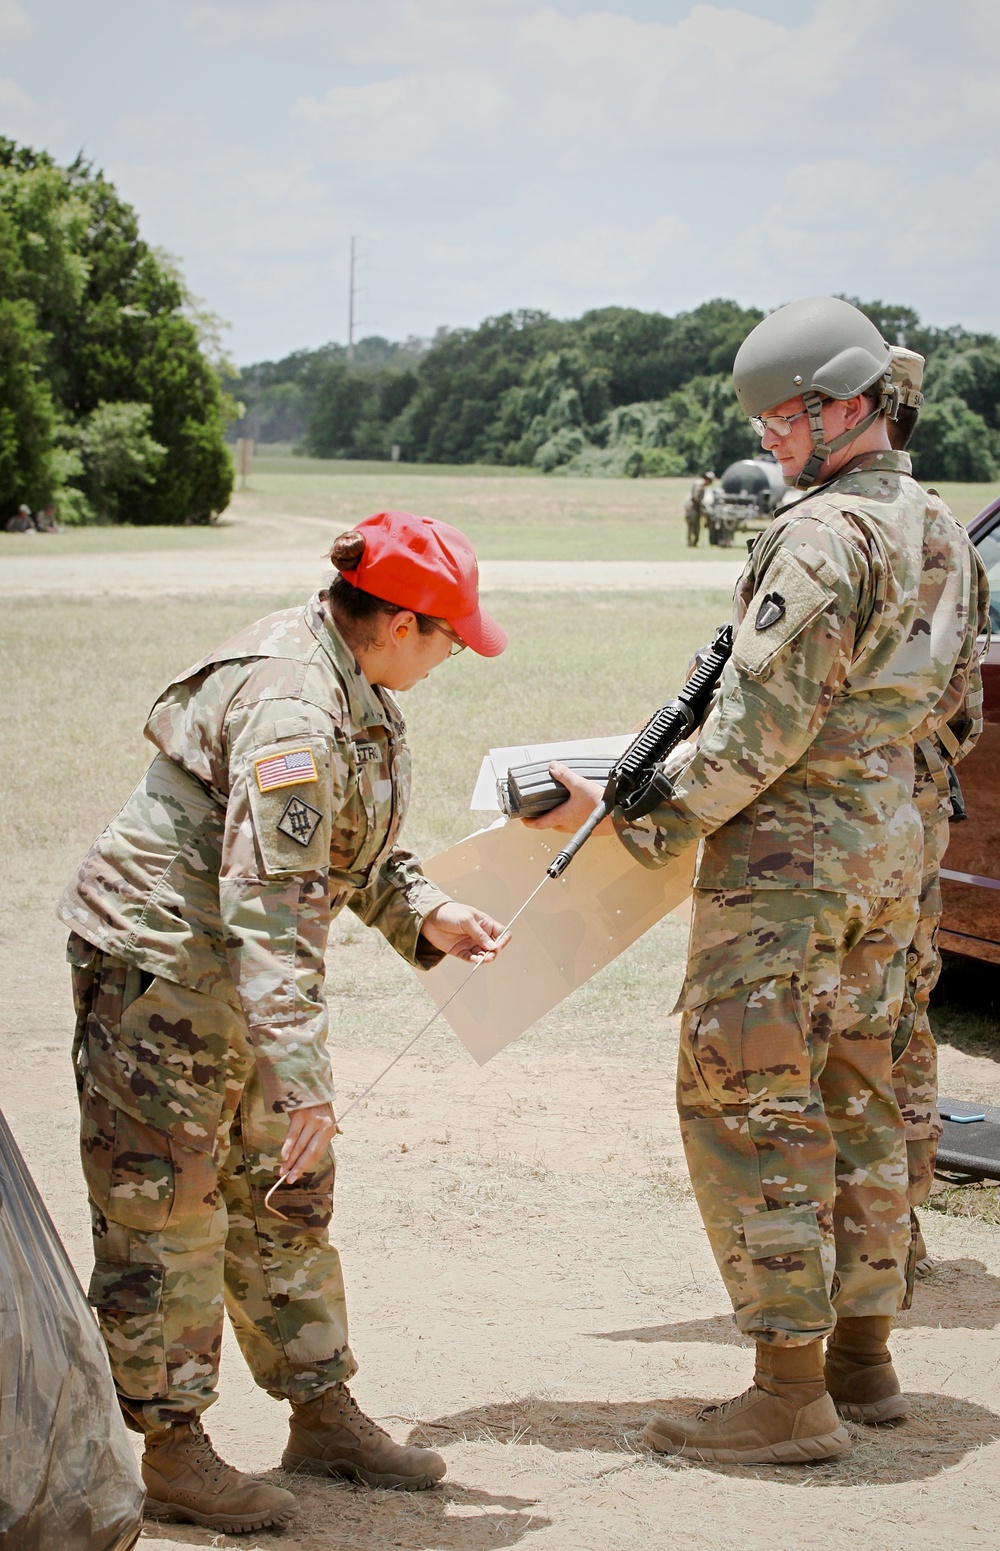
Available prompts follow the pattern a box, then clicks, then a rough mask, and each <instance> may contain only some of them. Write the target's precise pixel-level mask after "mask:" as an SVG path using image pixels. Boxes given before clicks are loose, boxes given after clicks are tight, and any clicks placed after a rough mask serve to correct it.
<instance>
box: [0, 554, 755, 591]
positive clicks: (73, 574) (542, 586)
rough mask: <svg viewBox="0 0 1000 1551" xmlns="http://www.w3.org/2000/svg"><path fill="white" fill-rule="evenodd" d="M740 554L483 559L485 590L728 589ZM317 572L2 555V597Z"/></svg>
mask: <svg viewBox="0 0 1000 1551" xmlns="http://www.w3.org/2000/svg"><path fill="white" fill-rule="evenodd" d="M742 569H743V560H742V558H740V557H739V556H734V558H733V559H729V558H726V559H721V558H720V559H718V560H681V561H645V560H613V561H603V560H484V561H483V562H482V564H481V566H480V576H481V585H482V590H483V591H484V592H562V591H571V592H575V591H609V590H610V591H615V592H648V591H659V590H673V589H676V588H688V587H692V588H708V587H712V588H719V589H721V590H722V591H726V592H729V591H731V590H732V588H733V586H734V585H735V583H736V580H737V578H738V577H739V575H740V572H741V571H742ZM321 575H322V567H321V564H319V563H318V562H317V560H316V557H315V555H314V554H311V553H296V552H294V551H292V552H291V553H290V552H289V551H288V550H287V549H286V550H251V551H248V552H243V553H237V554H233V553H225V552H220V551H206V550H201V551H190V550H189V551H185V550H147V551H146V552H144V553H137V554H106V555H49V556H47V555H18V556H7V557H5V558H3V559H0V597H6V598H30V597H44V596H51V595H53V594H55V595H63V596H69V595H74V594H75V595H85V596H89V597H136V598H148V597H157V596H163V595H169V594H174V593H184V594H188V595H190V594H192V593H221V592H226V593H234V592H253V593H263V592H292V593H298V592H301V593H305V594H308V593H310V592H311V591H312V590H313V588H314V587H315V586H316V585H317V582H318V580H319V579H320V577H321Z"/></svg>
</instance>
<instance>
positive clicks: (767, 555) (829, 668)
mask: <svg viewBox="0 0 1000 1551" xmlns="http://www.w3.org/2000/svg"><path fill="white" fill-rule="evenodd" d="M768 537H770V535H768ZM760 548H761V551H762V553H761V555H760V558H759V559H758V558H757V556H756V554H755V557H754V566H753V571H752V574H751V577H750V582H751V586H750V587H749V588H748V589H747V599H746V601H747V607H746V612H745V613H744V614H743V617H742V619H741V620H740V619H738V620H737V627H738V628H737V629H736V636H735V641H734V645H733V655H732V657H731V658H730V660H729V662H728V663H727V664H726V668H725V671H724V673H723V676H722V681H721V685H720V691H719V693H718V694H717V696H716V699H715V703H714V705H713V707H712V709H711V711H710V712H709V715H708V717H707V719H706V721H705V723H704V726H703V727H702V729H701V731H700V733H699V735H698V738H697V741H696V742H695V743H694V744H693V745H689V756H688V758H687V759H686V760H685V761H684V762H683V763H681V764H680V765H679V766H678V765H676V764H673V763H672V764H671V766H670V767H669V768H668V771H667V782H668V785H669V787H670V788H671V795H670V796H669V797H668V798H667V799H665V800H664V801H663V802H662V803H661V804H660V805H659V806H658V807H656V808H654V809H653V811H652V812H651V813H649V814H648V815H646V816H645V817H643V818H638V819H633V820H628V819H626V818H625V817H624V815H623V814H622V813H621V812H620V811H618V810H616V811H615V813H614V815H613V820H614V825H615V829H616V830H617V832H618V835H619V837H620V839H621V840H622V842H623V844H624V845H625V846H626V847H627V849H628V850H629V851H630V852H631V853H632V855H633V856H635V857H636V858H637V859H638V860H639V861H640V862H642V863H643V864H644V865H645V866H647V867H657V866H660V865H662V864H663V863H665V862H667V861H669V860H670V859H671V858H672V857H674V856H677V855H679V854H680V852H681V851H683V850H685V849H686V848H687V847H688V846H689V845H691V844H692V843H693V842H695V841H697V840H700V839H701V838H702V837H703V836H705V835H708V834H711V833H712V832H713V830H716V829H718V828H719V827H720V826H721V825H723V824H725V823H727V821H728V820H729V819H731V818H733V817H735V815H736V814H737V813H740V812H741V811H742V810H743V809H744V808H745V807H747V805H748V804H749V803H751V802H753V801H754V799H755V798H756V797H758V796H759V795H760V793H761V792H763V791H764V790H766V788H767V787H768V786H770V785H771V784H772V783H773V782H774V781H775V780H777V778H778V777H779V776H780V775H781V774H783V772H784V771H785V770H788V769H790V768H791V766H792V765H794V764H795V763H796V762H797V761H798V760H799V759H800V758H801V757H802V755H803V754H804V753H805V751H806V749H807V748H808V747H809V745H810V743H812V741H813V739H814V738H815V737H816V734H817V733H818V731H819V729H820V727H821V726H822V724H823V722H824V720H825V718H826V716H827V713H828V712H829V709H830V705H831V703H832V701H833V698H834V696H835V695H836V693H837V691H838V689H839V688H840V686H841V685H842V683H843V681H844V679H845V677H846V675H847V672H848V669H849V666H850V662H851V658H852V654H853V651H854V644H855V638H856V636H857V634H858V628H859V626H858V621H859V611H860V609H861V603H860V600H861V599H862V598H863V597H864V596H865V594H866V589H867V587H868V583H869V576H868V566H867V563H866V560H865V557H864V556H863V555H862V554H861V553H860V552H859V551H857V550H855V549H854V548H853V547H852V546H851V545H849V544H847V543H846V542H844V541H843V540H840V539H838V538H836V537H835V536H834V535H832V534H830V531H829V529H827V528H825V526H824V525H822V524H819V523H816V522H814V521H811V520H800V521H798V522H797V523H796V524H795V525H794V528H793V530H792V531H789V530H788V529H786V530H784V532H783V533H782V534H780V536H779V537H778V538H777V541H776V542H771V543H766V544H762V545H761V546H760Z"/></svg>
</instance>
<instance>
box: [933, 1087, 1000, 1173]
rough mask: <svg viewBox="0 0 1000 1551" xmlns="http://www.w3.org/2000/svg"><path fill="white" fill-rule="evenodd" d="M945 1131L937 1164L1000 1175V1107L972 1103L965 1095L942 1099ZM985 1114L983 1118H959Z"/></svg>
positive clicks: (954, 1170)
mask: <svg viewBox="0 0 1000 1551" xmlns="http://www.w3.org/2000/svg"><path fill="white" fill-rule="evenodd" d="M938 1109H939V1111H940V1114H941V1122H942V1125H943V1127H944V1135H943V1136H942V1138H941V1141H940V1142H939V1144H938V1153H937V1167H938V1168H939V1169H946V1170H947V1171H948V1172H949V1173H955V1174H975V1175H984V1176H985V1177H986V1178H987V1179H1000V1109H995V1108H993V1107H992V1106H991V1105H989V1104H970V1103H968V1102H967V1101H966V1100H965V1099H939V1100H938ZM960 1115H982V1117H983V1118H982V1120H965V1121H963V1120H960V1119H957V1118H953V1117H957V1116H960Z"/></svg>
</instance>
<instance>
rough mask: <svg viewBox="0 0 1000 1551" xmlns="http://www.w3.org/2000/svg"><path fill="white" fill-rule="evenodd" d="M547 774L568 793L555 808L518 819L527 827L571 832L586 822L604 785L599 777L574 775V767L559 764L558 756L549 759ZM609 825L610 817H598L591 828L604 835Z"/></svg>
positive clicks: (572, 833)
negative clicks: (531, 816)
mask: <svg viewBox="0 0 1000 1551" xmlns="http://www.w3.org/2000/svg"><path fill="white" fill-rule="evenodd" d="M549 774H550V775H554V776H555V778H556V780H557V781H561V782H562V784H563V786H568V787H569V796H568V797H567V798H566V801H565V802H561V803H560V804H559V806H558V808H550V809H549V811H548V813H540V814H539V815H538V817H537V819H522V820H521V823H522V824H526V825H527V826H528V828H529V829H559V830H563V831H564V832H566V833H567V834H570V835H575V834H576V832H577V830H578V829H579V828H580V825H581V824H586V822H587V820H588V819H589V818H590V815H591V814H592V813H593V811H594V809H595V808H596V807H597V804H598V803H599V802H600V800H601V798H602V797H603V796H604V787H603V786H602V785H601V783H600V782H599V781H588V780H586V779H585V778H584V777H583V776H580V775H577V773H576V771H575V770H570V769H569V768H568V766H566V765H560V764H559V762H558V760H553V762H552V764H551V765H550V766H549ZM612 828H613V826H612V823H611V820H610V818H607V819H602V820H601V822H600V824H598V826H597V828H596V829H595V830H594V834H595V835H607V834H610V833H611V830H612Z"/></svg>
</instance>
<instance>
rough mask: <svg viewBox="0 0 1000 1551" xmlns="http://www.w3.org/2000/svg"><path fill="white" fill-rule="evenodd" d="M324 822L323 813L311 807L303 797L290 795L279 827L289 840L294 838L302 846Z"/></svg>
mask: <svg viewBox="0 0 1000 1551" xmlns="http://www.w3.org/2000/svg"><path fill="white" fill-rule="evenodd" d="M322 822H323V815H322V813H318V812H317V811H316V809H315V808H311V807H310V806H309V804H308V803H307V802H303V801H302V798H301V797H289V799H288V801H287V802H286V803H285V806H284V808H283V810H282V814H281V818H280V819H279V820H278V826H277V827H278V829H280V830H281V833H282V834H283V835H287V836H288V838H289V840H294V841H296V843H297V844H298V845H300V846H307V845H308V844H309V842H310V840H311V839H312V837H313V835H315V833H316V831H317V829H318V828H319V826H320V824H321V823H322Z"/></svg>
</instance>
